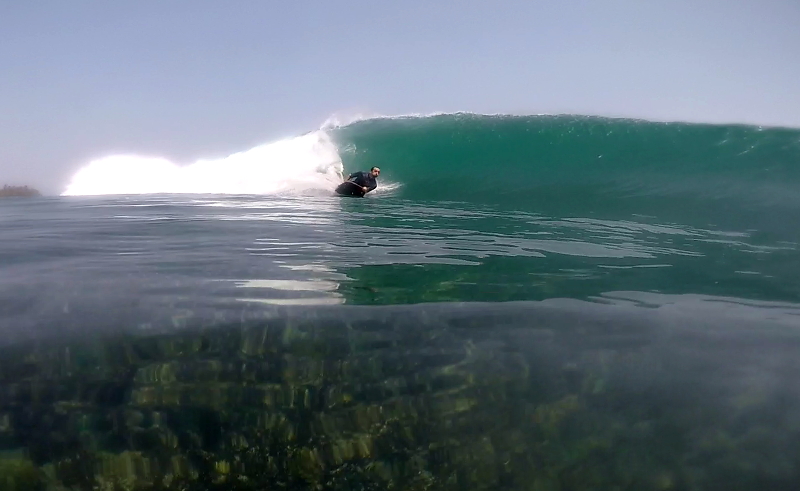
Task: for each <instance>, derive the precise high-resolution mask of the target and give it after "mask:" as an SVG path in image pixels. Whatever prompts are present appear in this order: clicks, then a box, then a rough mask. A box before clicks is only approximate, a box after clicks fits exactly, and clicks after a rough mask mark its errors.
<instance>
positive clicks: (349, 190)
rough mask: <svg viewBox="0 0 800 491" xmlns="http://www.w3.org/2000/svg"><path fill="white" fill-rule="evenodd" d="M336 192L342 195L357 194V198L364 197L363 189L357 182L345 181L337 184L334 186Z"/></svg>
mask: <svg viewBox="0 0 800 491" xmlns="http://www.w3.org/2000/svg"><path fill="white" fill-rule="evenodd" d="M336 194H340V195H342V196H358V197H359V198H363V197H364V190H363V189H362V188H361V186H359V185H358V184H356V183H354V182H351V181H345V182H343V183H341V184H339V185H338V186H336Z"/></svg>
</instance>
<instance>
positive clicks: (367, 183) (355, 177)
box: [347, 171, 378, 192]
mask: <svg viewBox="0 0 800 491" xmlns="http://www.w3.org/2000/svg"><path fill="white" fill-rule="evenodd" d="M347 180H348V181H352V182H354V183H356V184H358V185H359V186H361V187H366V188H367V192H370V191H372V190H373V189H375V188H377V187H378V181H377V179H375V178H374V177H372V173H370V172H363V171H361V172H353V173H352V174H350V175H349V176H347Z"/></svg>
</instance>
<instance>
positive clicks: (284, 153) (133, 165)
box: [62, 131, 343, 196]
mask: <svg viewBox="0 0 800 491" xmlns="http://www.w3.org/2000/svg"><path fill="white" fill-rule="evenodd" d="M342 172H343V166H342V160H341V158H340V157H339V152H338V149H337V147H336V144H335V143H334V142H333V141H332V140H331V138H330V137H329V135H328V134H327V133H326V132H324V131H315V132H311V133H307V134H305V135H302V136H298V137H294V138H288V139H285V140H280V141H277V142H273V143H268V144H264V145H260V146H257V147H255V148H252V149H250V150H247V151H244V152H239V153H235V154H232V155H229V156H227V157H224V158H221V159H214V160H200V161H197V162H195V163H193V164H190V165H185V166H180V165H177V164H175V163H173V162H170V161H169V160H166V159H163V158H152V157H142V156H137V155H114V156H109V157H105V158H101V159H98V160H95V161H92V162H90V163H89V164H88V165H86V166H85V167H83V168H81V169H80V170H79V171H78V172H77V173H76V174H75V175H74V176H73V178H72V181H71V182H70V184H69V185H68V186H67V188H66V190H65V191H64V192H63V193H62V195H64V196H89V195H109V194H156V193H169V194H173V193H192V194H195V193H196V194H205V193H209V194H273V193H279V192H304V191H311V190H333V188H334V187H335V186H336V185H337V184H338V183H339V182H341V179H342Z"/></svg>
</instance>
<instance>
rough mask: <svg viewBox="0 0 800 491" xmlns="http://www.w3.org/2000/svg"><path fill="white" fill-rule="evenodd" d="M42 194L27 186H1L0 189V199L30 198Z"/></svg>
mask: <svg viewBox="0 0 800 491" xmlns="http://www.w3.org/2000/svg"><path fill="white" fill-rule="evenodd" d="M41 195H42V194H41V193H40V192H39V191H37V190H35V189H33V188H29V187H28V186H9V185H5V186H3V189H0V198H11V197H32V196H41Z"/></svg>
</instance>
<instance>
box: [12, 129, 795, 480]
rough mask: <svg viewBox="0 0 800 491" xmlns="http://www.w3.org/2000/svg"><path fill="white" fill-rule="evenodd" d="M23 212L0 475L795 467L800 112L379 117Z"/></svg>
mask: <svg viewBox="0 0 800 491" xmlns="http://www.w3.org/2000/svg"><path fill="white" fill-rule="evenodd" d="M372 165H379V166H380V167H381V169H382V176H381V178H380V180H379V188H378V190H377V191H376V192H375V193H371V194H370V195H368V196H367V197H366V198H363V199H361V198H344V197H338V196H335V195H334V194H333V193H332V190H333V188H334V187H335V186H336V184H337V183H338V182H339V179H340V178H341V175H342V173H343V172H344V173H345V174H346V173H349V172H353V171H356V170H364V169H367V168H369V167H371V166H372ZM0 234H1V236H2V237H1V238H2V240H1V241H0V334H2V336H1V337H0V489H14V490H17V489H76V490H77V489H81V490H83V489H120V490H121V489H135V490H156V489H198V490H199V489H243V490H244V489H273V488H285V489H314V490H319V489H348V490H350V489H414V490H423V489H431V490H435V489H442V490H451V489H452V490H468V489H469V490H473V489H486V490H494V489H498V490H499V489H502V490H516V489H520V490H537V491H545V490H554V491H555V490H559V491H562V490H600V489H602V490H607V489H608V490H611V489H617V490H707V489H708V490H717V489H719V490H750V489H754V490H755V489H758V490H762V489H770V490H794V489H798V486H800V386H798V384H797V380H798V379H799V378H798V377H800V279H799V278H800V252H799V251H798V248H799V247H800V130H794V129H783V128H759V127H752V126H743V125H730V126H720V125H698V124H685V123H654V122H647V121H636V120H622V119H605V118H596V117H576V116H526V117H523V116H481V115H473V114H442V115H434V116H425V117H422V116H408V117H395V118H373V119H366V120H359V121H355V122H353V123H350V124H347V125H328V126H325V127H324V128H323V129H320V130H318V131H312V132H309V133H307V134H305V135H300V136H297V137H295V138H288V139H286V140H283V141H278V142H272V143H267V144H264V145H262V146H259V147H257V148H254V149H251V150H247V151H243V152H241V153H238V154H235V155H231V156H229V157H226V158H221V159H217V160H205V161H199V162H195V163H173V162H170V161H168V160H166V159H162V158H157V157H152V156H149V157H143V156H136V155H120V156H110V157H107V158H103V159H100V160H97V161H94V162H90V163H87V165H86V166H85V167H84V168H83V169H81V170H80V171H79V172H78V173H77V174H76V175H75V176H74V177H73V179H72V180H71V182H70V183H69V184H68V185H67V186H66V188H65V190H64V193H63V195H61V196H54V197H44V198H36V199H8V200H3V201H2V202H0ZM2 476H5V481H4V480H3V479H4V477H2ZM3 486H5V487H3ZM59 486H60V487H59Z"/></svg>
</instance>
